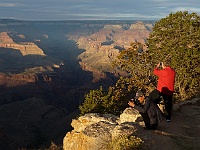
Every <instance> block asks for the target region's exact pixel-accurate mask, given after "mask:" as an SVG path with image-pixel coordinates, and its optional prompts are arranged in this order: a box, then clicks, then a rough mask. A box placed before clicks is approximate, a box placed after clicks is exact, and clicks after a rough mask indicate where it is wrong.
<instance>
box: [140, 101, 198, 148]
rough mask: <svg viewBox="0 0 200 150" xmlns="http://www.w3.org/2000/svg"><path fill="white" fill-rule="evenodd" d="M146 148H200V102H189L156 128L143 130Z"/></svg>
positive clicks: (142, 137) (141, 136) (141, 135)
mask: <svg viewBox="0 0 200 150" xmlns="http://www.w3.org/2000/svg"><path fill="white" fill-rule="evenodd" d="M141 132H142V134H141V133H140V136H139V137H140V138H141V139H142V140H144V141H145V142H144V147H143V149H144V150H200V104H187V105H183V106H181V107H180V109H179V110H176V111H173V112H172V118H171V122H166V121H165V120H164V121H163V122H162V123H161V124H159V126H158V128H157V129H156V130H144V129H143V131H141Z"/></svg>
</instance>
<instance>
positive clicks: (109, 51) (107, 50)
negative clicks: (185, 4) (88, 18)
mask: <svg viewBox="0 0 200 150" xmlns="http://www.w3.org/2000/svg"><path fill="white" fill-rule="evenodd" d="M151 30H152V25H150V24H144V23H142V22H137V23H135V24H131V25H129V26H123V25H105V26H104V28H103V29H101V30H100V31H99V32H96V33H94V34H92V35H89V36H82V37H80V38H79V39H78V40H77V44H78V46H79V48H80V49H85V50H86V51H85V52H84V53H82V54H81V55H79V59H80V60H81V61H80V65H81V66H82V69H83V70H87V71H91V72H93V74H94V75H93V76H94V80H95V78H96V80H98V79H100V78H101V74H102V73H103V72H115V71H116V70H113V69H112V68H111V62H112V61H113V60H114V59H115V58H116V57H117V56H118V54H119V51H120V50H123V49H128V48H130V43H131V42H136V41H137V42H140V43H143V44H145V42H146V39H147V38H148V36H149V34H150V32H151ZM94 60H95V61H94Z"/></svg>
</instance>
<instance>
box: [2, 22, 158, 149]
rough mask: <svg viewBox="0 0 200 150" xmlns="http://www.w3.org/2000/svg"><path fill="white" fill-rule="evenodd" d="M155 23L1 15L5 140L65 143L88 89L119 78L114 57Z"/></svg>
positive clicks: (30, 144) (11, 145) (18, 144)
mask: <svg viewBox="0 0 200 150" xmlns="http://www.w3.org/2000/svg"><path fill="white" fill-rule="evenodd" d="M154 23H155V21H117V20H116V21H57V22H53V21H52V22H51V21H46V22H45V21H44V22H42V21H41V22H37V21H19V20H7V19H4V20H0V114H1V115H0V140H1V143H0V144H1V145H4V146H5V145H6V147H7V149H17V148H27V149H34V148H48V147H49V146H50V144H51V142H54V143H56V144H57V145H61V144H62V140H63V137H64V136H65V134H66V133H67V132H68V131H70V130H72V127H71V125H70V124H71V120H72V119H73V118H75V117H76V116H77V114H78V113H79V110H78V106H79V105H80V104H81V103H82V102H83V100H84V95H85V94H86V93H87V92H88V91H89V90H92V89H97V88H99V86H102V87H104V88H105V89H106V88H107V87H109V86H111V85H114V84H115V82H116V81H117V79H118V77H119V75H123V72H120V71H119V70H116V69H114V68H111V62H112V61H113V60H114V59H115V58H116V56H117V55H118V54H119V52H120V51H121V50H123V49H127V48H129V46H130V43H131V42H136V41H138V42H141V43H145V41H146V39H147V38H148V36H149V34H150V32H151V31H152V27H153V25H154ZM4 149H6V148H4Z"/></svg>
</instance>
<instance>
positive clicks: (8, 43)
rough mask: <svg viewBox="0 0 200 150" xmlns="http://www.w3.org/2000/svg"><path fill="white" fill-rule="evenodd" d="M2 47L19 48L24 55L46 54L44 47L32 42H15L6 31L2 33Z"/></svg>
mask: <svg viewBox="0 0 200 150" xmlns="http://www.w3.org/2000/svg"><path fill="white" fill-rule="evenodd" d="M0 47H3V48H12V49H15V50H19V51H20V52H21V54H22V55H23V56H25V55H42V56H44V55H45V54H44V52H43V51H42V49H40V48H39V47H38V46H37V45H35V44H34V43H32V42H23V43H15V42H14V41H13V40H12V39H11V38H10V37H9V36H8V34H7V33H6V32H1V33H0Z"/></svg>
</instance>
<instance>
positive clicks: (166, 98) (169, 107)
mask: <svg viewBox="0 0 200 150" xmlns="http://www.w3.org/2000/svg"><path fill="white" fill-rule="evenodd" d="M161 95H162V96H163V99H164V103H165V110H166V115H165V116H166V119H167V120H168V119H169V120H170V119H171V111H172V95H164V94H161Z"/></svg>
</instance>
